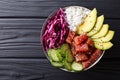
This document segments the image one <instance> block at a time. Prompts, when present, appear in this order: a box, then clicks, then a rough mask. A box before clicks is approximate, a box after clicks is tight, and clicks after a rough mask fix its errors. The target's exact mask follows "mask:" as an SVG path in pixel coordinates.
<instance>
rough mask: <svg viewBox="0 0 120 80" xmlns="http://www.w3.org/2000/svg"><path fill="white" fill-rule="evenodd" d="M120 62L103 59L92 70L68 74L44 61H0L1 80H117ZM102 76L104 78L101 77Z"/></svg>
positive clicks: (119, 72) (119, 73)
mask: <svg viewBox="0 0 120 80" xmlns="http://www.w3.org/2000/svg"><path fill="white" fill-rule="evenodd" d="M119 67H120V62H119V61H118V60H116V59H115V60H112V59H110V60H108V59H105V60H104V59H103V60H102V61H101V62H99V63H98V64H97V65H96V66H94V67H93V68H92V69H90V70H88V71H85V72H81V73H68V72H65V71H62V70H60V69H57V68H54V67H52V66H51V65H50V63H49V62H48V61H47V60H46V59H0V79H1V80H61V79H62V80H73V79H75V80H81V79H82V80H89V79H92V80H93V79H94V80H106V79H109V80H113V79H115V80H119V79H120V77H119V75H120V68H119ZM103 76H104V77H103Z"/></svg>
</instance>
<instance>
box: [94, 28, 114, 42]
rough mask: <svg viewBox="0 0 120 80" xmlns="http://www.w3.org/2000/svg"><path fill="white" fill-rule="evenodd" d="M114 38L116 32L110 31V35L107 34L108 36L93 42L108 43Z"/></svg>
mask: <svg viewBox="0 0 120 80" xmlns="http://www.w3.org/2000/svg"><path fill="white" fill-rule="evenodd" d="M113 36H114V31H112V30H109V31H108V33H107V34H106V36H104V37H101V38H97V39H93V41H97V42H108V41H110V40H111V39H112V38H113Z"/></svg>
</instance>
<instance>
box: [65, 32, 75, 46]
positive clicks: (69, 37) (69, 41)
mask: <svg viewBox="0 0 120 80" xmlns="http://www.w3.org/2000/svg"><path fill="white" fill-rule="evenodd" d="M74 36H75V32H73V31H69V34H68V37H67V38H66V42H67V43H69V44H71V43H72V41H73V38H74Z"/></svg>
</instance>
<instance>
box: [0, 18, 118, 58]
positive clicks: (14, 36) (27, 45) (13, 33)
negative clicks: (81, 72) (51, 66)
mask: <svg viewBox="0 0 120 80" xmlns="http://www.w3.org/2000/svg"><path fill="white" fill-rule="evenodd" d="M44 21H45V19H16V18H13V19H0V51H1V52H0V57H42V58H43V57H45V56H44V54H43V51H42V46H41V43H40V32H41V28H42V25H43V23H44ZM119 22H120V20H108V19H107V20H105V23H108V24H109V25H110V29H112V30H115V33H119V31H120V27H118V26H119ZM119 40H120V35H119V34H115V37H114V39H113V40H112V42H113V43H114V46H113V47H112V48H111V49H110V50H108V51H106V53H105V57H104V58H111V57H112V58H114V57H115V58H120V54H119V52H120V50H119V45H120V41H119ZM116 42H117V43H116Z"/></svg>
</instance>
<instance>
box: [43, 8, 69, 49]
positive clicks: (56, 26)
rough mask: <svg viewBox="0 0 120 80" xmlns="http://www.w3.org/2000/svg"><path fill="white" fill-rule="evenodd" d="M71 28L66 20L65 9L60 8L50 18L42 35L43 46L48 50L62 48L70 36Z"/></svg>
mask: <svg viewBox="0 0 120 80" xmlns="http://www.w3.org/2000/svg"><path fill="white" fill-rule="evenodd" d="M68 32H69V28H68V23H67V22H66V20H65V13H64V9H62V8H60V9H59V10H58V11H57V12H56V13H55V15H54V16H52V17H50V18H49V19H48V21H47V24H46V25H45V29H44V31H43V34H42V44H43V47H44V49H45V51H46V50H48V49H50V48H58V47H60V46H61V45H62V44H63V43H64V42H65V40H66V38H67V36H68Z"/></svg>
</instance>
